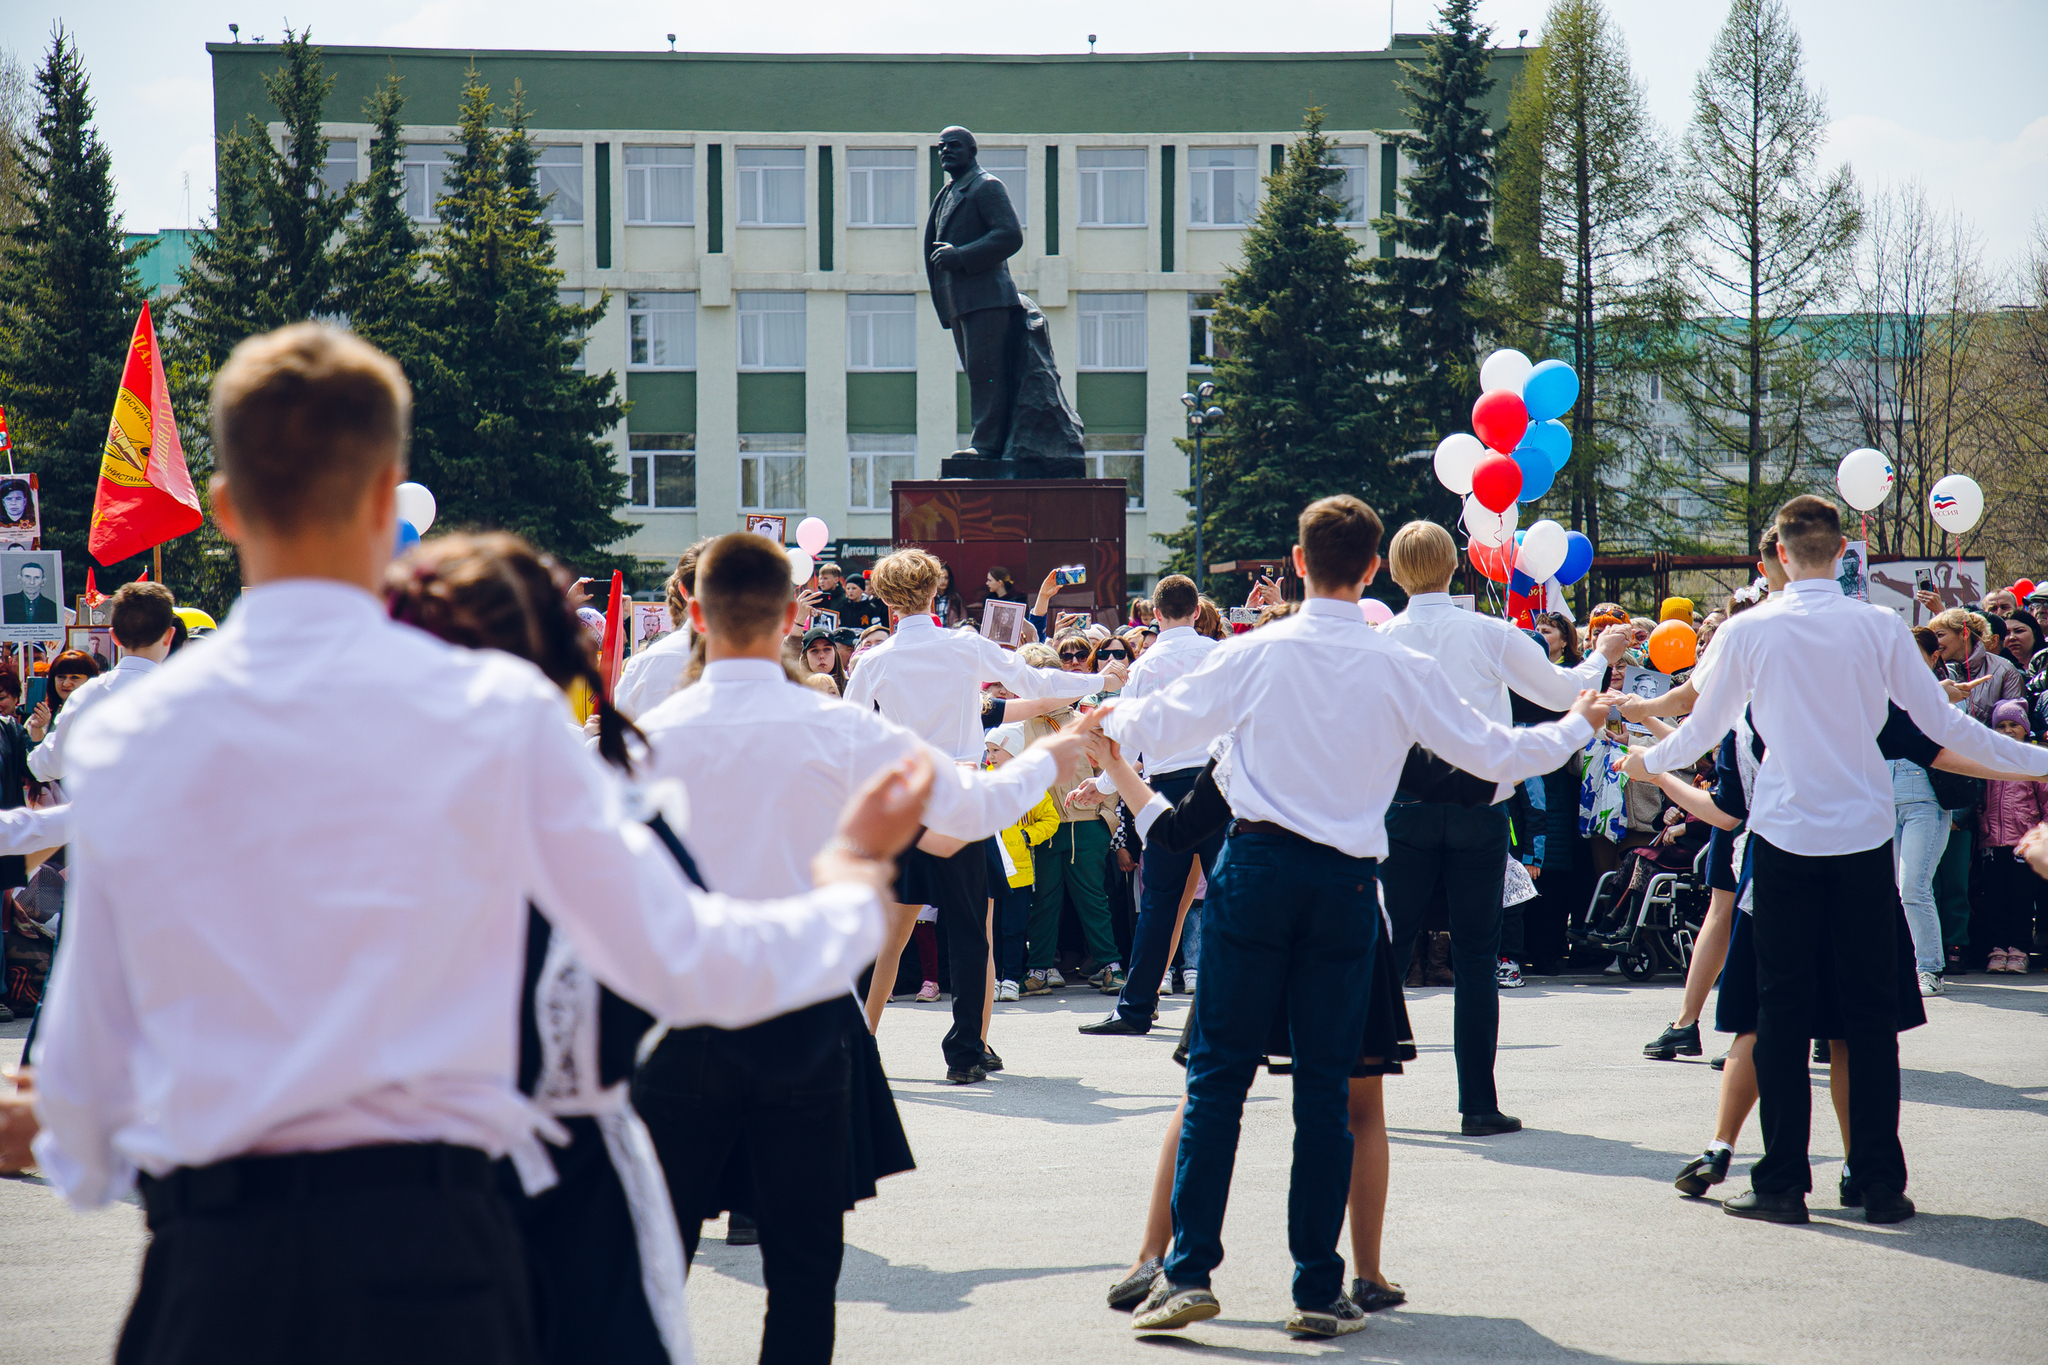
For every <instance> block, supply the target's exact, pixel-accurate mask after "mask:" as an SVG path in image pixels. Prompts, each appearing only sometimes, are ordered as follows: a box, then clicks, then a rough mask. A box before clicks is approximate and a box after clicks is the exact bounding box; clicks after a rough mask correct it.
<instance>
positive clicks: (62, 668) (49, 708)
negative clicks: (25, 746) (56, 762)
mask: <svg viewBox="0 0 2048 1365" xmlns="http://www.w3.org/2000/svg"><path fill="white" fill-rule="evenodd" d="M99 675H100V666H99V664H97V663H96V662H94V660H93V657H92V655H90V654H87V653H86V652H85V651H84V650H82V649H67V650H65V651H64V652H63V653H62V654H59V655H58V656H57V657H56V658H54V659H52V660H51V661H50V673H49V679H50V695H49V697H48V698H47V699H46V700H44V701H40V702H37V703H36V709H35V710H34V711H33V712H31V713H30V714H29V718H28V737H29V738H30V739H32V740H34V741H35V742H36V743H38V744H41V743H42V742H43V736H44V735H46V734H48V733H49V730H50V727H51V726H52V725H54V724H56V723H57V717H58V716H60V715H62V714H63V713H64V703H65V702H67V701H69V700H71V694H72V693H73V692H76V691H77V690H78V689H79V688H81V687H83V686H85V685H86V684H87V683H88V682H91V681H92V680H93V679H94V678H97V677H98V676H99Z"/></svg>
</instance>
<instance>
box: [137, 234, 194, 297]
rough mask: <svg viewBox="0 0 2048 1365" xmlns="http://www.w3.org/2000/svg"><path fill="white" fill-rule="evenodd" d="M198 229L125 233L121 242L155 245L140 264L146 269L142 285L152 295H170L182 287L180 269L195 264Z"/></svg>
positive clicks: (145, 254) (143, 273)
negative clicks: (179, 279)
mask: <svg viewBox="0 0 2048 1365" xmlns="http://www.w3.org/2000/svg"><path fill="white" fill-rule="evenodd" d="M198 236H199V230H198V229H197V228H165V229H164V230H163V231H161V232H129V233H124V234H122V239H121V245H123V246H134V245H135V244H136V243H137V242H150V243H153V245H152V246H151V247H150V249H149V250H148V251H146V252H144V253H143V256H142V259H141V261H140V262H138V264H139V265H140V266H141V268H142V287H143V288H144V289H146V290H148V291H149V292H150V293H152V294H168V293H170V292H171V291H173V290H175V289H176V288H177V287H178V272H179V271H180V270H182V269H184V268H185V266H186V265H188V264H190V263H191V260H192V243H193V242H194V241H195V240H196V239H197V238H198Z"/></svg>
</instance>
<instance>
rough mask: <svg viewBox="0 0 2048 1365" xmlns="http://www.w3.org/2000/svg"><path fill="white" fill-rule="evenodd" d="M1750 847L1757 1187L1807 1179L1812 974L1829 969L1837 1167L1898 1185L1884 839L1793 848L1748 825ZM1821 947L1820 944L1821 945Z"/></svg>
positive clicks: (1888, 855)
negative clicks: (1818, 849)
mask: <svg viewBox="0 0 2048 1365" xmlns="http://www.w3.org/2000/svg"><path fill="white" fill-rule="evenodd" d="M1751 839H1752V847H1753V848H1754V849H1755V854H1754V857H1755V864H1754V881H1753V884H1754V886H1755V891H1756V912H1755V917H1754V921H1753V924H1752V928H1753V929H1754V931H1755V941H1756V985H1757V1024H1756V1054H1755V1055H1756V1088H1757V1101H1758V1109H1759V1115H1760V1118H1761V1121H1762V1125H1763V1134H1764V1155H1763V1159H1762V1160H1761V1161H1758V1162H1757V1163H1756V1165H1755V1166H1753V1167H1752V1168H1751V1169H1750V1173H1749V1178H1750V1184H1751V1185H1752V1186H1753V1187H1754V1188H1755V1189H1756V1190H1757V1191H1758V1192H1759V1193H1770V1194H1790V1193H1803V1192H1805V1191H1807V1190H1810V1189H1812V1188H1813V1171H1812V1167H1811V1165H1810V1164H1809V1161H1808V1157H1807V1151H1808V1143H1809V1140H1810V1138H1811V1127H1812V1119H1813V1090H1812V1084H1811V1082H1810V1081H1809V1079H1808V1077H1807V1060H1806V1058H1807V1047H1808V1043H1809V1040H1810V1039H1811V1038H1812V1037H1813V1021H1814V996H1815V982H1816V977H1817V974H1818V973H1819V972H1821V971H1831V972H1832V974H1833V977H1834V988H1835V997H1836V1001H1837V1007H1838V1009H1839V1010H1840V1013H1841V1024H1842V1037H1843V1039H1844V1040H1845V1041H1846V1042H1847V1043H1848V1044H1849V1170H1850V1172H1851V1173H1852V1174H1853V1175H1854V1176H1855V1178H1856V1182H1857V1183H1858V1184H1859V1185H1862V1186H1864V1187H1866V1188H1870V1187H1881V1188H1885V1189H1891V1190H1900V1191H1903V1190H1904V1189H1905V1188H1906V1154H1905V1151H1904V1149H1903V1148H1901V1147H1900V1146H1899V1035H1898V1027H1899V1022H1898V1001H1897V991H1898V965H1899V964H1898V952H1899V936H1898V934H1897V933H1896V932H1895V928H1896V922H1897V920H1898V919H1899V917H1900V914H1901V911H1900V908H1899V902H1898V896H1899V891H1898V883H1897V882H1896V880H1895V877H1894V873H1893V870H1892V846H1891V842H1890V841H1889V840H1887V841H1886V842H1885V843H1884V844H1883V845H1882V846H1881V847H1878V848H1873V849H1866V850H1864V851H1863V852H1861V853H1845V854H1842V855H1840V856H1836V857H1803V856H1801V855H1799V854H1796V853H1787V852H1785V851H1784V850H1783V849H1780V848H1776V847H1774V846H1773V845H1772V844H1771V843H1770V841H1769V840H1767V839H1764V838H1762V837H1760V836H1757V835H1751ZM1823 955H1825V956H1823Z"/></svg>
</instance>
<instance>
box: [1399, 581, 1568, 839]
mask: <svg viewBox="0 0 2048 1365" xmlns="http://www.w3.org/2000/svg"><path fill="white" fill-rule="evenodd" d="M1380 629H1381V630H1383V631H1385V632H1386V633H1387V635H1388V636H1389V637H1391V638H1393V639H1395V640H1398V641H1400V642H1401V643H1402V644H1404V645H1406V646H1408V647H1409V648H1410V649H1413V650H1416V651H1418V652H1420V653H1423V654H1427V655H1428V656H1429V657H1430V658H1432V659H1435V660H1436V661H1437V663H1438V664H1440V665H1442V666H1443V670H1444V676H1445V677H1446V678H1448V679H1450V683H1451V688H1452V690H1453V691H1454V692H1456V694H1457V695H1458V696H1460V697H1463V698H1464V699H1465V700H1466V701H1467V702H1469V703H1471V705H1472V706H1473V707H1474V708H1475V709H1476V710H1477V711H1478V712H1479V713H1480V714H1481V715H1483V716H1485V717H1486V718H1487V719H1488V720H1491V721H1495V722H1498V723H1499V724H1501V725H1513V724H1514V718H1515V717H1514V708H1513V707H1512V706H1510V705H1509V703H1508V691H1509V689H1510V688H1512V689H1513V690H1514V691H1516V692H1519V693H1520V694H1521V695H1522V696H1524V697H1526V698H1528V699H1529V700H1530V701H1533V702H1535V703H1536V704H1537V705H1538V706H1541V707H1544V708H1546V709H1547V710H1551V711H1567V710H1570V709H1571V704H1572V703H1573V702H1575V701H1577V700H1578V699H1579V693H1581V692H1585V691H1593V692H1597V691H1599V690H1600V687H1601V684H1602V683H1604V682H1605V681H1606V679H1607V669H1608V663H1607V660H1606V659H1605V658H1603V657H1601V656H1600V655H1598V654H1588V655H1587V656H1586V657H1585V658H1584V659H1583V660H1581V661H1580V662H1579V664H1578V666H1577V667H1576V668H1563V667H1560V666H1559V665H1557V664H1554V663H1552V662H1550V655H1549V654H1547V653H1546V652H1544V649H1543V646H1541V645H1539V644H1537V643H1536V642H1535V641H1534V640H1532V639H1530V638H1529V637H1528V636H1527V635H1526V634H1524V633H1523V632H1522V631H1521V630H1520V629H1519V628H1517V627H1515V626H1513V625H1510V624H1509V623H1508V622H1506V621H1503V620H1502V619H1500V618H1499V617H1497V616H1486V615H1482V614H1481V613H1479V612H1476V611H1467V610H1465V609H1464V608H1463V607H1459V606H1454V605H1452V603H1451V597H1450V594H1449V593H1441V592H1419V593H1416V594H1415V595H1414V596H1413V597H1411V598H1409V599H1408V609H1407V610H1406V611H1404V612H1402V613H1401V614H1400V615H1399V616H1396V617H1395V618H1394V619H1393V620H1391V621H1389V622H1387V623H1386V624H1385V625H1383V626H1381V627H1380ZM1458 766H1459V767H1463V766H1464V765H1463V764H1459V765H1458ZM1512 786H1513V784H1512V783H1502V784H1501V785H1500V787H1499V788H1497V789H1496V790H1495V792H1494V794H1493V799H1494V801H1495V802H1496V803H1498V802H1501V801H1505V800H1507V798H1508V796H1509V795H1510V794H1511V789H1512Z"/></svg>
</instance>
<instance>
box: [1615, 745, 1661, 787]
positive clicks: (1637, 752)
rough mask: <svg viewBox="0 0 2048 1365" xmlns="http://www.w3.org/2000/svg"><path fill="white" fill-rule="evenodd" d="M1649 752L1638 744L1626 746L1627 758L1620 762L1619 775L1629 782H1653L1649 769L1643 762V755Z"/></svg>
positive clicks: (1654, 779)
mask: <svg viewBox="0 0 2048 1365" xmlns="http://www.w3.org/2000/svg"><path fill="white" fill-rule="evenodd" d="M1648 752H1649V750H1648V749H1646V748H1644V747H1643V746H1642V745H1640V744H1631V745H1629V746H1628V756H1627V757H1626V758H1624V759H1622V760H1621V775H1622V776H1623V777H1626V778H1627V779H1628V780H1629V781H1631V782H1654V781H1656V780H1657V779H1656V778H1654V777H1652V776H1651V775H1650V769H1649V768H1648V766H1647V765H1645V764H1644V762H1643V755H1644V754H1646V753H1648Z"/></svg>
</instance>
